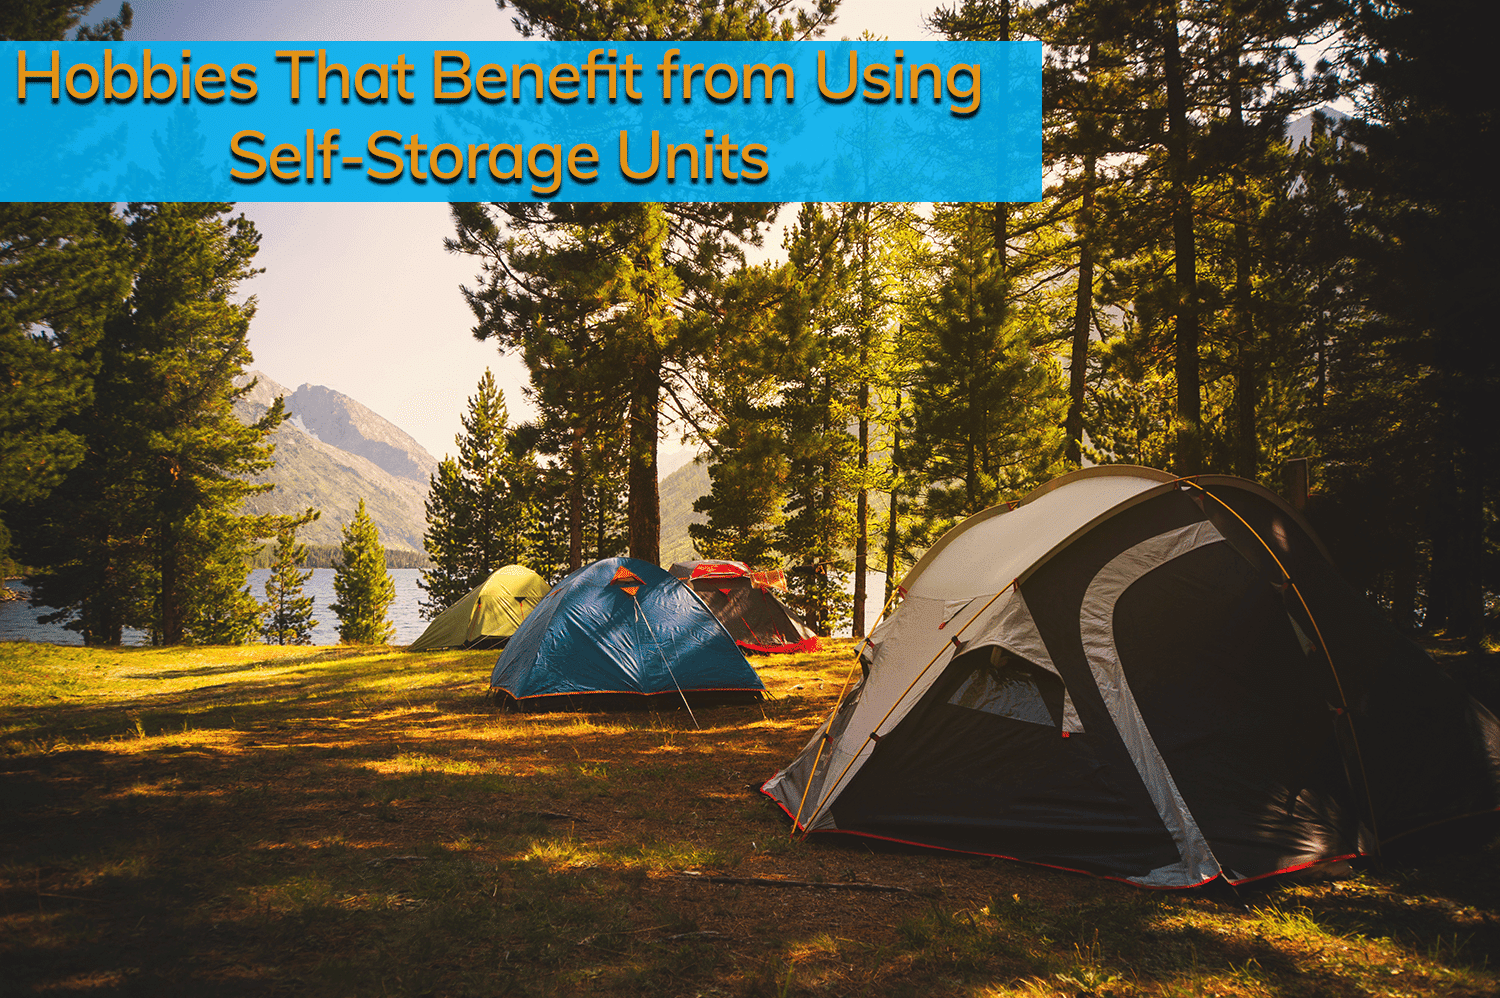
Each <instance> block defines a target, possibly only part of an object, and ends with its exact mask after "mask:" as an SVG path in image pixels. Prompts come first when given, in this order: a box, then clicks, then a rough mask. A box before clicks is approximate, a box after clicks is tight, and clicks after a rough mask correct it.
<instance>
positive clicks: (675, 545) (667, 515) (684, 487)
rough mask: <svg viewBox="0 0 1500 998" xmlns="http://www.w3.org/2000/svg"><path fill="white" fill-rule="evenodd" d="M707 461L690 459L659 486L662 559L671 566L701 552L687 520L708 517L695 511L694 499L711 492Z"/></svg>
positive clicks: (694, 520)
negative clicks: (701, 462)
mask: <svg viewBox="0 0 1500 998" xmlns="http://www.w3.org/2000/svg"><path fill="white" fill-rule="evenodd" d="M709 488H710V483H709V480H708V465H707V464H699V463H698V462H697V461H689V462H688V463H687V464H684V465H683V466H682V467H680V468H678V469H677V470H676V471H674V472H672V473H671V474H670V475H668V476H667V477H666V478H663V479H662V480H661V485H660V486H658V494H659V495H660V497H661V563H662V566H663V567H664V568H670V567H671V565H672V562H674V561H691V560H692V559H694V558H697V557H698V555H697V553H696V552H695V551H694V549H693V538H692V535H691V534H689V533H688V524H690V523H704V522H706V521H707V519H708V518H707V517H705V516H704V515H703V514H702V513H694V512H693V503H694V502H695V501H696V500H697V499H698V497H699V496H705V495H708V492H709Z"/></svg>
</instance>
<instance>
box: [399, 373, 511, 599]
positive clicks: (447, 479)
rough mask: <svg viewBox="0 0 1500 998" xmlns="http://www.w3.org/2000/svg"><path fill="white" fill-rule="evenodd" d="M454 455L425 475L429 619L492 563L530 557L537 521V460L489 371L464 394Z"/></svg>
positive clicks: (485, 573)
mask: <svg viewBox="0 0 1500 998" xmlns="http://www.w3.org/2000/svg"><path fill="white" fill-rule="evenodd" d="M461 423H462V425H463V432H462V433H460V434H459V435H458V436H457V437H456V438H455V443H456V444H457V445H458V457H456V458H454V457H446V458H444V460H443V462H442V463H441V464H440V465H438V470H437V474H435V475H433V476H432V479H431V486H430V488H429V490H428V495H427V533H426V536H425V538H424V540H423V543H424V546H425V547H426V548H427V555H428V557H430V558H431V559H432V567H431V568H429V569H426V570H424V571H423V572H422V578H421V580H420V581H419V582H418V583H417V585H418V586H420V587H421V588H422V591H423V592H425V593H426V594H427V598H426V599H424V600H422V603H421V606H422V616H423V617H425V618H427V619H428V620H431V619H432V618H433V617H436V616H437V615H438V614H440V613H442V612H443V611H444V610H446V609H448V607H450V606H452V605H453V604H454V603H455V602H456V601H457V600H459V599H461V598H462V597H464V596H465V595H467V594H468V592H469V591H470V590H472V589H473V588H474V587H475V586H477V585H479V583H481V582H483V581H484V580H485V579H486V578H488V577H489V575H490V573H491V572H493V571H495V570H496V569H497V568H503V567H505V566H506V565H515V564H528V565H529V563H530V562H531V560H532V559H531V558H530V554H531V548H532V547H533V546H534V536H533V535H534V534H535V526H536V520H537V510H536V501H535V493H536V486H537V467H536V461H535V459H534V457H533V456H532V455H531V453H530V452H529V450H526V449H524V448H523V447H522V445H521V444H520V442H519V441H518V440H517V438H516V435H515V434H514V432H513V431H512V430H511V428H510V425H509V423H510V417H509V414H508V413H507V411H506V408H505V394H504V393H503V392H501V391H500V389H499V387H497V386H496V384H495V376H494V375H493V374H491V373H490V372H489V371H488V370H486V371H485V372H484V377H482V378H480V379H479V387H478V390H477V391H476V392H475V393H474V395H473V396H471V397H470V398H469V411H468V412H467V413H466V414H465V415H464V416H463V417H462V419H461Z"/></svg>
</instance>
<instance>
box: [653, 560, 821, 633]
mask: <svg viewBox="0 0 1500 998" xmlns="http://www.w3.org/2000/svg"><path fill="white" fill-rule="evenodd" d="M671 572H672V575H673V576H674V577H675V578H677V579H679V580H681V581H682V582H684V583H686V584H688V585H690V586H692V587H693V592H695V593H697V594H698V598H699V599H701V600H702V601H703V604H704V606H707V607H708V609H709V610H710V611H712V613H713V615H714V616H715V617H718V618H719V622H720V623H721V624H723V625H724V628H725V630H727V631H728V632H729V636H730V637H732V638H734V641H735V644H737V645H739V646H740V647H741V648H744V649H746V650H748V651H758V652H764V653H768V654H770V653H783V654H784V653H790V652H804V651H817V650H818V637H817V635H816V634H814V633H813V632H812V631H811V630H809V629H808V627H807V625H806V624H804V623H802V621H801V620H798V619H797V615H796V614H794V613H792V611H791V610H789V609H787V606H786V604H785V603H783V602H781V600H780V599H778V598H777V596H776V593H775V592H774V591H773V589H774V588H775V581H776V580H780V579H783V578H784V576H782V574H781V573H780V572H774V573H772V572H752V571H751V570H750V567H749V566H748V565H746V564H745V563H744V562H741V561H679V562H677V563H676V564H674V565H673V566H672V568H671ZM781 585H782V587H783V588H785V585H786V583H785V582H784V581H783V582H782V583H781Z"/></svg>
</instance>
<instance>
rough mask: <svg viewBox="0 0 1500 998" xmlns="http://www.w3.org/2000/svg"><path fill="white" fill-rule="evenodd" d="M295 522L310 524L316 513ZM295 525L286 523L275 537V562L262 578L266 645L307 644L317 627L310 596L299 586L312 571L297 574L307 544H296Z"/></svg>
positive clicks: (305, 555)
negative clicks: (264, 590) (264, 594)
mask: <svg viewBox="0 0 1500 998" xmlns="http://www.w3.org/2000/svg"><path fill="white" fill-rule="evenodd" d="M309 514H310V515H309V516H308V517H306V518H305V519H303V520H301V521H299V522H311V521H312V520H315V519H317V514H316V513H315V512H313V511H311V510H309ZM297 526H298V524H297V523H292V524H289V525H288V526H287V527H285V528H284V529H283V530H281V532H280V533H278V534H277V535H276V550H275V553H274V555H273V557H274V558H275V559H276V561H275V563H274V564H273V565H272V566H271V574H270V575H268V576H267V577H266V618H265V624H264V625H263V626H262V627H261V631H260V633H261V635H262V636H263V637H264V638H265V639H266V644H278V645H310V644H312V631H313V628H314V627H317V626H318V622H317V621H316V620H314V619H313V603H314V601H315V600H316V597H314V596H303V595H302V586H303V585H304V584H305V583H306V582H307V580H308V579H310V578H312V569H308V570H307V571H305V572H303V571H299V570H298V569H300V568H301V567H302V566H303V565H304V564H306V563H307V545H306V544H299V543H298V542H297Z"/></svg>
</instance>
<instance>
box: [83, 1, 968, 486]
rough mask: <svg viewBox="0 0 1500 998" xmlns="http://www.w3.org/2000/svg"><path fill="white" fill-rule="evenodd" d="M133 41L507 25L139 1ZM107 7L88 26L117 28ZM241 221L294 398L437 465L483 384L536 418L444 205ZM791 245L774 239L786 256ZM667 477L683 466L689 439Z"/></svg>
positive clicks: (848, 9)
mask: <svg viewBox="0 0 1500 998" xmlns="http://www.w3.org/2000/svg"><path fill="white" fill-rule="evenodd" d="M939 2H940V0H915V2H899V0H844V3H843V4H842V6H841V11H842V13H841V16H840V18H839V21H838V23H837V25H836V26H835V27H834V28H833V30H832V31H830V32H829V33H828V37H831V38H839V37H845V36H848V37H857V36H858V35H859V34H860V33H862V32H864V31H866V30H868V31H871V32H874V33H875V34H876V35H881V36H885V37H888V38H891V39H894V40H915V39H922V38H928V37H930V36H928V35H927V34H926V32H925V31H924V30H923V27H922V17H923V15H924V14H925V13H927V12H930V11H931V10H932V8H934V7H936V6H938V4H939ZM132 6H133V7H134V9H135V26H134V28H133V29H132V30H131V32H130V38H131V40H133V41H156V40H188V41H193V40H205V41H209V40H218V39H256V40H261V39H264V40H306V41H340V40H383V39H392V40H414V41H428V40H454V41H460V40H463V41H469V40H508V39H516V38H517V37H518V36H517V35H516V33H515V31H514V29H513V28H512V27H511V25H510V15H509V13H508V12H502V11H500V10H499V9H497V8H496V6H495V3H494V0H441V2H437V0H434V2H420V0H407V2H399V0H391V2H386V0H363V2H355V0H230V2H219V0H196V2H195V0H133V4H132ZM116 10H118V3H117V0H100V3H99V4H98V5H97V6H96V7H95V8H94V9H93V11H92V12H91V15H90V18H89V20H98V19H100V18H103V17H106V16H110V15H112V14H113V13H114V12H115V11H116ZM241 209H242V210H243V211H244V212H245V213H246V214H247V215H249V216H250V217H251V218H252V219H253V220H254V221H255V224H256V226H257V227H258V228H259V229H260V231H261V233H262V237H263V238H262V242H261V251H260V255H259V257H258V258H257V261H256V262H257V264H258V265H259V266H262V267H265V268H266V273H264V274H262V275H260V276H259V277H257V278H255V279H254V280H252V281H249V282H247V283H246V285H245V286H244V290H246V291H247V292H249V293H251V294H254V295H255V296H256V297H257V299H258V301H259V311H258V312H257V314H256V318H255V321H254V323H253V324H252V325H251V329H250V347H251V349H252V350H253V351H254V353H255V366H256V367H257V368H258V369H259V370H261V371H263V372H265V374H266V375H267V376H268V377H270V378H272V379H273V380H275V381H278V382H280V383H281V384H283V385H285V386H286V387H287V388H289V389H295V388H297V387H298V386H299V385H301V384H303V383H304V382H307V383H312V384H316V385H327V386H328V387H329V388H332V389H334V390H335V391H340V392H343V393H344V394H346V395H350V396H352V397H354V398H355V399H358V400H359V401H360V402H362V403H364V404H365V405H367V406H369V407H370V408H371V409H374V410H375V411H376V412H378V413H379V414H380V415H382V416H384V417H386V418H387V419H389V420H391V421H392V422H393V423H395V424H396V425H397V426H400V427H401V428H402V429H404V430H406V431H407V432H408V433H410V434H411V435H412V436H414V437H416V438H417V440H418V442H420V443H421V444H422V445H423V446H424V447H426V448H427V449H428V450H429V451H431V452H432V453H433V454H435V455H437V456H438V457H442V456H443V455H444V454H445V453H448V452H451V451H452V450H453V437H454V435H455V434H456V433H457V432H458V431H459V422H458V419H459V415H460V413H462V412H463V410H464V408H465V403H466V399H467V398H468V397H469V396H470V395H471V394H473V392H474V388H475V385H476V384H477V383H478V381H479V378H480V376H481V375H482V374H483V373H484V369H485V368H486V367H489V368H490V369H491V370H493V371H494V373H495V377H496V379H497V380H498V381H499V382H500V384H501V386H502V387H503V389H504V390H505V397H506V401H507V403H508V405H509V407H510V411H511V414H512V416H513V417H519V418H526V417H528V416H529V415H530V410H529V408H528V407H527V406H526V405H525V403H524V402H523V400H522V398H521V386H522V385H523V384H525V381H526V372H525V368H524V367H523V366H522V364H521V362H520V361H519V360H517V359H515V358H512V357H503V356H501V355H500V353H499V352H498V351H497V350H496V348H495V347H494V346H493V345H492V344H485V343H479V342H478V341H476V340H475V339H474V338H473V336H472V335H471V334H470V332H469V330H470V328H471V327H472V326H473V315H472V313H470V312H469V310H468V307H467V306H466V305H465V304H464V301H463V298H462V296H461V295H460V293H459V290H458V288H459V285H460V284H461V283H466V282H471V281H472V279H473V277H474V274H475V272H476V269H477V268H476V266H475V262H474V261H473V260H470V259H467V258H463V257H455V256H451V255H449V254H447V253H445V252H444V251H443V237H444V236H445V235H447V234H448V233H449V232H450V231H451V227H450V225H449V222H448V211H447V207H446V206H445V205H440V204H369V203H350V204H260V203H247V204H244V205H242V206H241ZM777 242H778V240H775V239H772V240H769V243H770V244H771V245H776V244H777ZM662 457H663V465H664V467H666V468H668V469H669V468H670V467H672V466H675V465H676V464H677V463H679V462H680V460H681V459H682V458H681V454H680V448H679V447H677V446H676V438H675V436H674V437H673V439H672V440H671V441H670V442H669V443H668V444H667V446H665V447H664V448H663V455H662Z"/></svg>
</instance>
